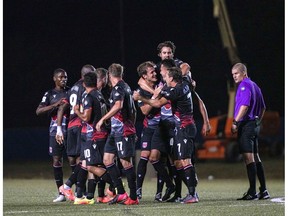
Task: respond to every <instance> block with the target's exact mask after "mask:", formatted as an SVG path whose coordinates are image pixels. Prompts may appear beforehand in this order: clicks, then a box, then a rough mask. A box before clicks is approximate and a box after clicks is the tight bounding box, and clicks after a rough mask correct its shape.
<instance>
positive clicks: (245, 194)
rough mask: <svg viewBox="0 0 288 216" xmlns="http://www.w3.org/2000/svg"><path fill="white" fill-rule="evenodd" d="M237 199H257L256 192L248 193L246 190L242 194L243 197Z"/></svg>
mask: <svg viewBox="0 0 288 216" xmlns="http://www.w3.org/2000/svg"><path fill="white" fill-rule="evenodd" d="M237 200H258V197H257V194H254V195H252V194H249V193H248V192H246V193H244V194H243V197H241V198H238V199H237Z"/></svg>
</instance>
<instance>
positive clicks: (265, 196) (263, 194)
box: [256, 190, 270, 199]
mask: <svg viewBox="0 0 288 216" xmlns="http://www.w3.org/2000/svg"><path fill="white" fill-rule="evenodd" d="M256 196H257V197H258V199H269V198H270V194H269V192H268V190H264V191H263V192H261V191H260V192H259V193H257V194H256Z"/></svg>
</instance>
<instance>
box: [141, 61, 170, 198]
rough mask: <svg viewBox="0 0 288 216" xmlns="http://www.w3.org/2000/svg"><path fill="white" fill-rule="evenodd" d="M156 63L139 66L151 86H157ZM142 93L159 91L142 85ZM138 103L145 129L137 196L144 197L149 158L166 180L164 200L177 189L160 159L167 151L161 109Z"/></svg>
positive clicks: (146, 94)
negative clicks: (143, 188) (161, 126)
mask: <svg viewBox="0 0 288 216" xmlns="http://www.w3.org/2000/svg"><path fill="white" fill-rule="evenodd" d="M155 66H156V65H155V64H154V63H153V62H150V61H148V62H144V63H142V64H140V65H139V66H138V68H137V71H138V75H139V77H141V78H142V79H144V80H145V82H146V84H147V85H148V86H150V87H151V88H153V89H154V88H155V87H156V82H157V76H156V71H155ZM137 91H139V93H140V95H142V96H144V97H147V98H151V97H152V98H155V97H156V96H157V95H158V93H157V91H156V94H154V95H153V94H151V93H150V92H148V91H145V90H143V89H142V88H141V87H139V88H138V89H137ZM138 105H139V107H140V109H141V111H142V113H143V114H144V115H145V119H144V121H143V131H142V135H141V156H140V160H139V163H138V167H137V197H138V198H139V199H141V198H142V185H143V181H144V177H145V174H146V169H147V163H148V160H149V161H150V162H151V163H152V165H153V167H154V169H155V170H156V171H157V173H158V174H159V176H160V177H161V179H163V180H164V182H166V185H167V190H166V194H165V195H164V196H163V199H162V200H163V201H166V200H167V199H169V197H170V195H171V194H172V193H173V192H174V191H175V186H174V184H173V182H172V181H171V179H170V178H169V175H168V172H167V170H166V168H165V166H164V164H163V163H162V161H161V160H160V155H161V153H163V152H165V153H167V149H166V146H165V142H164V141H163V139H161V138H162V137H161V136H160V128H159V122H160V118H161V109H160V108H153V107H151V106H150V105H149V104H144V103H142V101H138Z"/></svg>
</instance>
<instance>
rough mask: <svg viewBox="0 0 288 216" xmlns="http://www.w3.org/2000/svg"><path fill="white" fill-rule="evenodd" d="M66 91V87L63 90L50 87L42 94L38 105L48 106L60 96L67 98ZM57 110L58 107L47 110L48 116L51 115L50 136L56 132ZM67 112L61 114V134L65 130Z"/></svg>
mask: <svg viewBox="0 0 288 216" xmlns="http://www.w3.org/2000/svg"><path fill="white" fill-rule="evenodd" d="M67 91H68V89H64V90H60V91H58V90H56V89H51V90H49V91H47V92H45V94H44V96H43V97H42V100H41V102H40V104H39V106H42V107H43V106H49V105H51V104H54V103H56V102H58V101H59V100H60V99H61V98H67ZM57 110H58V108H57V107H56V108H54V109H53V110H51V111H50V112H49V116H50V117H51V121H50V128H49V131H50V136H55V135H56V132H57ZM67 118H68V116H67V113H66V114H64V115H63V119H62V132H63V134H64V133H66V132H67V121H68V120H67Z"/></svg>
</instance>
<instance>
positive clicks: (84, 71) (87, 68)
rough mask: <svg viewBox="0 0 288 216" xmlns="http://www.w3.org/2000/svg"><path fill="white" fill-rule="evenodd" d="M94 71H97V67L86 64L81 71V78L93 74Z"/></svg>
mask: <svg viewBox="0 0 288 216" xmlns="http://www.w3.org/2000/svg"><path fill="white" fill-rule="evenodd" d="M92 71H95V67H94V66H93V65H90V64H86V65H84V66H83V67H82V69H81V76H82V77H84V75H85V74H87V73H89V72H92Z"/></svg>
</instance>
